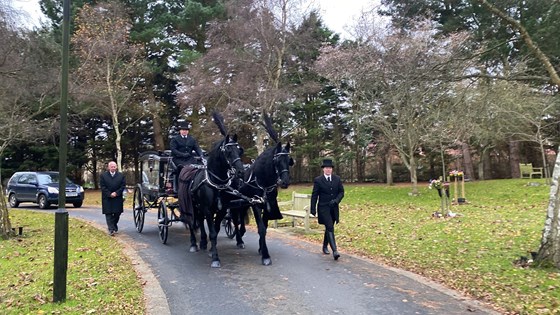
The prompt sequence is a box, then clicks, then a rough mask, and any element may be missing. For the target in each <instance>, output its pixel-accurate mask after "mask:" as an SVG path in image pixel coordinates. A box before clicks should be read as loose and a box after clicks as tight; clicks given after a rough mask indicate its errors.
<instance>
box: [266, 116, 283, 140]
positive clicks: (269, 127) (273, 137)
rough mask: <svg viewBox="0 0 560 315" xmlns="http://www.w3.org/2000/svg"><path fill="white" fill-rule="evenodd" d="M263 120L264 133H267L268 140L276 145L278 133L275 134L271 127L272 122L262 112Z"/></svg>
mask: <svg viewBox="0 0 560 315" xmlns="http://www.w3.org/2000/svg"><path fill="white" fill-rule="evenodd" d="M263 120H264V124H263V125H264V129H266V132H267V133H268V135H269V136H270V138H271V139H272V140H274V142H275V143H278V142H279V140H278V133H277V132H276V130H274V127H273V126H272V120H271V119H270V116H268V114H267V113H266V112H263Z"/></svg>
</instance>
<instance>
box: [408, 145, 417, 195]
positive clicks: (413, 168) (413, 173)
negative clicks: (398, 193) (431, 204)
mask: <svg viewBox="0 0 560 315" xmlns="http://www.w3.org/2000/svg"><path fill="white" fill-rule="evenodd" d="M410 182H411V183H412V191H411V192H410V194H411V195H412V196H418V175H417V171H416V158H415V157H414V155H412V154H411V155H410Z"/></svg>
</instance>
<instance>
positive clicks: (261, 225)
mask: <svg viewBox="0 0 560 315" xmlns="http://www.w3.org/2000/svg"><path fill="white" fill-rule="evenodd" d="M262 212H263V210H262V209H261V208H260V207H253V214H254V215H255V221H256V222H257V229H258V231H259V253H260V254H261V261H262V264H263V265H265V266H269V265H271V264H272V259H271V258H270V255H269V253H268V247H267V246H266V225H267V224H268V222H266V223H265V222H264V221H263V218H262Z"/></svg>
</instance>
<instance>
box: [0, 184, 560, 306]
mask: <svg viewBox="0 0 560 315" xmlns="http://www.w3.org/2000/svg"><path fill="white" fill-rule="evenodd" d="M529 182H535V183H539V184H540V185H539V186H533V185H527V184H528V183H529ZM419 188H420V195H419V196H416V197H412V196H409V195H408V192H409V191H410V185H402V184H401V185H398V186H393V187H388V186H384V185H367V184H346V185H345V189H346V196H345V198H344V200H343V201H342V203H341V211H342V212H341V224H340V225H338V226H337V227H336V234H337V243H338V245H339V247H340V249H341V250H342V252H343V253H344V252H346V253H348V252H353V253H357V254H359V255H363V256H367V257H370V258H372V259H374V260H376V261H379V262H383V263H385V264H387V265H390V266H394V267H397V268H401V269H405V270H409V271H412V272H414V273H417V274H421V275H423V276H425V277H427V278H430V279H432V280H435V281H437V282H440V283H442V284H444V285H446V286H447V287H450V288H453V289H455V290H457V291H460V292H463V293H464V294H466V295H469V296H471V297H474V298H476V299H478V300H481V301H484V302H488V303H490V304H492V305H494V307H496V308H497V309H499V310H501V311H502V312H504V313H506V312H507V313H516V314H560V305H559V302H558V301H560V288H559V286H560V271H559V270H546V269H538V268H522V267H519V266H517V265H515V264H514V261H515V260H516V259H518V258H519V257H520V256H530V254H529V253H530V252H531V251H536V250H537V249H538V247H539V241H540V237H541V231H542V229H543V227H544V220H545V216H546V207H547V203H548V196H549V190H550V188H549V186H547V185H546V184H545V182H544V180H540V179H534V180H521V179H513V180H492V181H479V182H472V183H466V184H465V188H466V196H465V197H466V199H467V201H468V203H467V204H464V205H453V206H452V208H451V210H452V211H453V212H454V213H458V214H459V216H457V217H454V218H434V217H432V214H433V213H434V212H436V211H440V208H439V207H440V201H439V197H438V195H437V192H436V191H433V190H429V189H428V185H427V184H426V183H422V184H420V185H419ZM293 190H295V191H297V192H302V193H310V192H311V185H292V186H290V188H289V189H287V190H281V193H280V199H281V200H288V199H289V198H290V196H291V192H292V191H293ZM86 195H87V197H86V198H87V199H86V204H94V205H98V204H99V192H95V191H88V192H87V193H86ZM131 195H132V194H130V196H131ZM451 195H452V197H453V191H452V192H451ZM130 199H131V198H128V199H127V202H130ZM11 217H12V223H13V225H14V226H18V225H23V226H25V232H24V234H25V235H24V237H22V238H15V239H12V240H9V241H0V264H1V267H2V268H1V270H2V277H0V286H1V289H0V313H8V314H22V313H23V314H25V313H36V314H37V313H38V314H40V313H41V312H43V313H54V314H57V313H59V314H69V313H74V314H83V313H86V312H87V311H89V310H91V311H94V312H95V313H97V314H99V313H108V314H109V313H110V314H134V313H136V314H140V313H142V312H143V311H144V310H143V306H142V294H141V285H140V284H139V283H138V279H137V278H136V275H134V273H133V272H132V271H131V270H132V269H131V268H130V266H128V263H129V262H128V260H127V259H126V258H124V257H123V254H122V252H121V250H120V249H119V247H118V246H117V247H115V246H114V245H115V242H114V240H113V239H112V238H110V237H108V236H106V234H105V233H104V232H102V231H98V230H95V229H93V228H90V227H88V226H85V225H83V224H82V223H80V222H78V221H73V220H70V224H71V228H70V231H71V235H70V239H71V242H70V245H69V246H70V249H69V252H70V253H69V255H70V257H69V261H70V266H69V276H68V277H69V281H68V282H69V289H68V292H69V298H68V302H66V303H64V304H61V305H56V304H52V303H49V300H50V299H51V298H52V284H51V282H52V256H53V254H52V244H53V240H52V237H53V230H52V229H53V228H52V227H53V226H54V223H53V222H52V220H53V216H52V215H44V214H39V213H34V212H27V211H24V210H11ZM251 224H254V223H252V222H251ZM313 227H314V228H316V229H321V227H319V226H317V225H316V223H315V224H313ZM318 231H320V230H318ZM300 235H301V237H304V238H307V239H309V240H313V241H315V242H317V243H319V242H320V241H321V239H322V234H321V233H309V234H304V233H300ZM317 246H320V245H317ZM115 262H123V263H118V264H117V263H115ZM5 270H10V271H11V272H8V273H6V272H5ZM5 275H7V276H5Z"/></svg>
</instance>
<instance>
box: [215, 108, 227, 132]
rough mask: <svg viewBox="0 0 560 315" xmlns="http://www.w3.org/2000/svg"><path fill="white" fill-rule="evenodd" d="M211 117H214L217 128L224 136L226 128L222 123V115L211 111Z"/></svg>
mask: <svg viewBox="0 0 560 315" xmlns="http://www.w3.org/2000/svg"><path fill="white" fill-rule="evenodd" d="M212 118H214V123H215V124H216V126H218V129H220V133H221V134H222V136H224V137H225V136H226V135H227V128H226V126H225V124H224V117H223V116H222V115H221V114H220V113H218V112H213V113H212Z"/></svg>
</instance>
